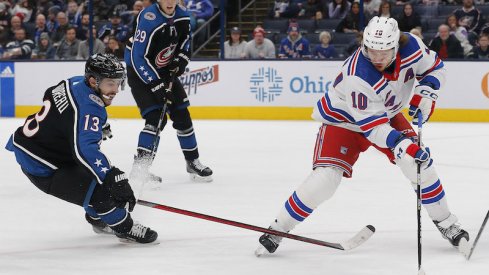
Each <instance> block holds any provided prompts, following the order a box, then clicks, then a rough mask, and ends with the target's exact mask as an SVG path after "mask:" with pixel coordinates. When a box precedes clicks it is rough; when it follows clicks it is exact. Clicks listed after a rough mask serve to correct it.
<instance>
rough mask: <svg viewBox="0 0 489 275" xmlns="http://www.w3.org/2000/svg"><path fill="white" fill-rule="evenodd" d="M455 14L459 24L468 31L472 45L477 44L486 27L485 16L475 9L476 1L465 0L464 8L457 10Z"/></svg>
mask: <svg viewBox="0 0 489 275" xmlns="http://www.w3.org/2000/svg"><path fill="white" fill-rule="evenodd" d="M453 14H454V15H455V16H456V17H457V20H458V24H459V25H460V26H462V27H465V29H467V32H468V33H469V35H468V39H469V41H470V43H471V44H475V42H476V41H477V36H478V34H479V33H480V31H481V28H482V26H483V25H484V14H482V12H481V11H479V10H478V9H476V8H475V7H474V0H463V6H462V8H460V9H456V10H455V11H454V12H453Z"/></svg>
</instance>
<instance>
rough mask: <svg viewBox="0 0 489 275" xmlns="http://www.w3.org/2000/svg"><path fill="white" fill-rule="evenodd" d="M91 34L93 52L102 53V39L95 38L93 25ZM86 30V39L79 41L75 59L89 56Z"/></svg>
mask: <svg viewBox="0 0 489 275" xmlns="http://www.w3.org/2000/svg"><path fill="white" fill-rule="evenodd" d="M92 31H93V32H92V36H93V54H96V53H104V52H105V44H104V42H102V40H100V39H98V38H97V29H96V28H95V26H94V27H93V30H92ZM89 35H90V34H89V33H88V30H86V33H85V35H84V36H85V37H86V39H85V40H83V41H81V42H80V44H79V45H78V54H77V55H76V59H82V60H87V59H88V57H89V56H90V53H89V44H88V43H89V41H88V37H89Z"/></svg>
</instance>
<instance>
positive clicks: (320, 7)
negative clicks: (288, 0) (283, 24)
mask: <svg viewBox="0 0 489 275" xmlns="http://www.w3.org/2000/svg"><path fill="white" fill-rule="evenodd" d="M327 11H328V5H327V3H326V0H307V1H306V2H305V3H304V4H302V7H301V11H300V12H299V17H301V18H307V19H315V20H321V19H323V18H325V17H326V16H327Z"/></svg>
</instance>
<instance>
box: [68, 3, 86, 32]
mask: <svg viewBox="0 0 489 275" xmlns="http://www.w3.org/2000/svg"><path fill="white" fill-rule="evenodd" d="M83 7H84V2H82V3H81V4H80V6H78V3H77V2H76V1H75V0H70V1H69V2H68V9H67V10H66V16H67V17H68V22H69V24H70V25H71V26H78V25H80V24H81V18H82V12H83Z"/></svg>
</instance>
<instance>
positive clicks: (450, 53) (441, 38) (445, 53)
mask: <svg viewBox="0 0 489 275" xmlns="http://www.w3.org/2000/svg"><path fill="white" fill-rule="evenodd" d="M429 47H430V49H432V50H433V51H435V52H436V53H438V56H439V57H440V58H441V59H442V60H445V59H447V58H463V57H464V49H463V48H462V45H460V41H458V39H457V38H456V37H455V36H454V35H453V34H450V28H449V27H448V26H447V25H445V24H442V25H440V26H439V27H438V36H437V37H435V38H433V40H432V41H431V43H430V46H429Z"/></svg>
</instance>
